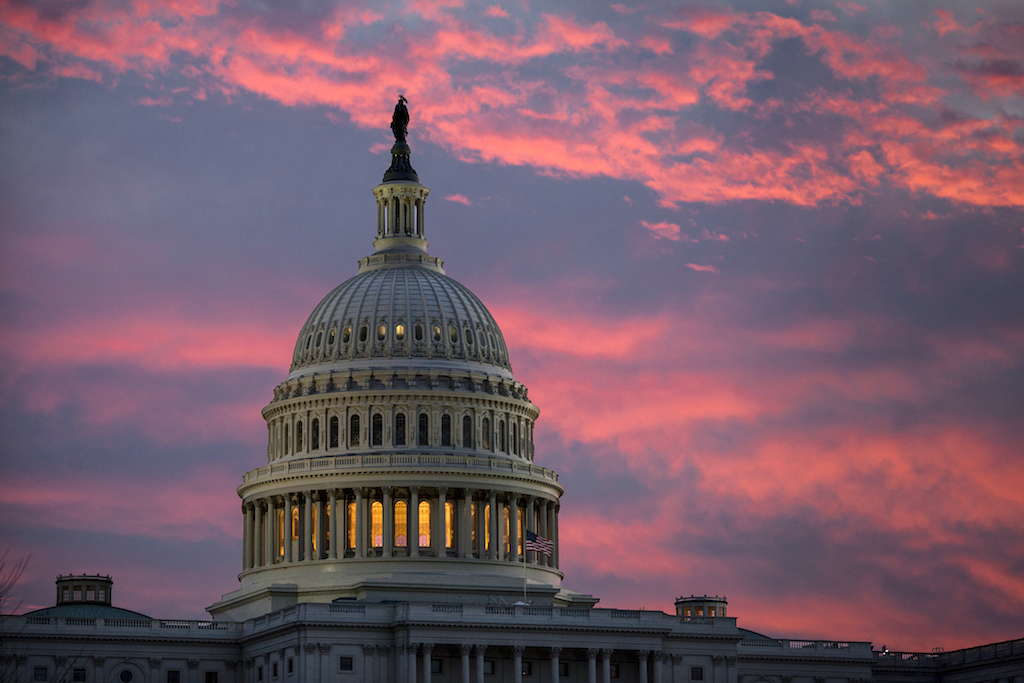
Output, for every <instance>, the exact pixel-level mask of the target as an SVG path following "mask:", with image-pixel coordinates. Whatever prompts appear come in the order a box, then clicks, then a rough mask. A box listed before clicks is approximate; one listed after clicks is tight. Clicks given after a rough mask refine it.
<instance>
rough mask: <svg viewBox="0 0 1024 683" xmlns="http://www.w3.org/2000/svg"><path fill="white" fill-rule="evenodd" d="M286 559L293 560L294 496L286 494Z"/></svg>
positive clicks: (287, 560)
mask: <svg viewBox="0 0 1024 683" xmlns="http://www.w3.org/2000/svg"><path fill="white" fill-rule="evenodd" d="M282 540H283V541H284V561H285V562H286V563H287V562H291V561H292V497H291V495H289V494H285V496H284V539H282Z"/></svg>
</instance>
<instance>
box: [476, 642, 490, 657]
mask: <svg viewBox="0 0 1024 683" xmlns="http://www.w3.org/2000/svg"><path fill="white" fill-rule="evenodd" d="M474 649H475V650H476V653H477V654H478V655H480V656H481V657H482V656H483V654H484V653H485V652H487V646H486V645H476V646H474Z"/></svg>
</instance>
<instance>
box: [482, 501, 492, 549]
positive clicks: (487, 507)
mask: <svg viewBox="0 0 1024 683" xmlns="http://www.w3.org/2000/svg"><path fill="white" fill-rule="evenodd" d="M481 504H482V505H483V508H484V547H483V548H481V550H480V554H481V556H482V555H483V554H484V551H485V550H486V549H487V548H490V547H491V504H490V503H481Z"/></svg>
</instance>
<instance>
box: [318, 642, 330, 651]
mask: <svg viewBox="0 0 1024 683" xmlns="http://www.w3.org/2000/svg"><path fill="white" fill-rule="evenodd" d="M330 651H331V644H330V643H320V652H330Z"/></svg>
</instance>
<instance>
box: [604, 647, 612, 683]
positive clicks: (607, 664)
mask: <svg viewBox="0 0 1024 683" xmlns="http://www.w3.org/2000/svg"><path fill="white" fill-rule="evenodd" d="M601 683H612V651H611V650H608V649H603V650H601Z"/></svg>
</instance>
